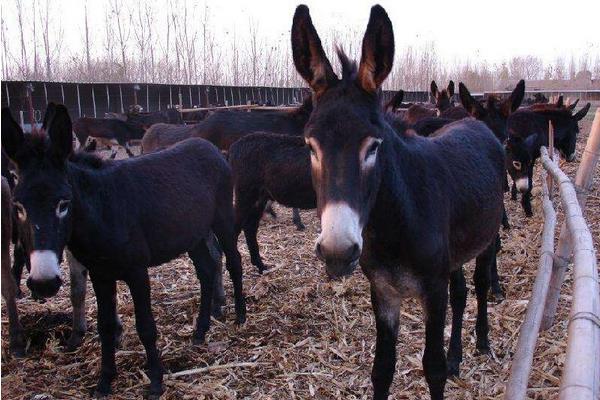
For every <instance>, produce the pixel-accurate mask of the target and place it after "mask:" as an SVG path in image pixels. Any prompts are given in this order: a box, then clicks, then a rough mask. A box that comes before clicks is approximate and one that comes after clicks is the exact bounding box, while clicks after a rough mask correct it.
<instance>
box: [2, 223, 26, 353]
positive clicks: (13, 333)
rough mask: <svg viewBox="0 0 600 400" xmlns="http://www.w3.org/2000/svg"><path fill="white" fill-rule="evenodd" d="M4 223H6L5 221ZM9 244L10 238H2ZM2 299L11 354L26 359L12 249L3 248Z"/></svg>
mask: <svg viewBox="0 0 600 400" xmlns="http://www.w3.org/2000/svg"><path fill="white" fill-rule="evenodd" d="M3 222H4V221H3ZM2 239H3V240H6V241H7V242H8V238H2ZM2 297H3V298H4V301H6V309H7V311H8V334H9V343H10V347H9V348H10V353H11V354H12V355H13V356H14V357H25V335H24V332H23V327H22V326H21V322H19V312H18V311H17V302H16V297H17V284H16V283H15V280H14V278H13V275H12V274H11V269H10V249H9V248H8V244H6V246H4V245H3V246H2Z"/></svg>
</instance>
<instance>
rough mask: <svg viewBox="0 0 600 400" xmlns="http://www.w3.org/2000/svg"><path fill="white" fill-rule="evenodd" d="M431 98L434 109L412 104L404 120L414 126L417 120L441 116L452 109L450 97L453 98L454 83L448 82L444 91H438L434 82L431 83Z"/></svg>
mask: <svg viewBox="0 0 600 400" xmlns="http://www.w3.org/2000/svg"><path fill="white" fill-rule="evenodd" d="M430 90H431V92H430V93H431V98H432V99H433V101H434V104H435V108H428V107H426V106H423V105H421V104H414V105H412V106H411V107H409V109H408V111H407V113H406V120H407V121H408V123H409V124H411V125H412V124H415V123H417V122H418V121H419V120H421V119H423V118H427V117H435V116H443V113H444V112H446V111H447V110H449V109H451V108H453V105H452V101H451V99H452V97H453V96H454V82H453V81H450V82H449V83H448V87H447V88H446V89H442V90H441V91H440V90H439V89H438V86H437V84H436V83H435V81H431V87H430Z"/></svg>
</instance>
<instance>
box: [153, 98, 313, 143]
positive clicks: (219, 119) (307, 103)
mask: <svg viewBox="0 0 600 400" xmlns="http://www.w3.org/2000/svg"><path fill="white" fill-rule="evenodd" d="M311 111H312V100H311V99H310V97H307V98H306V99H305V100H304V102H303V103H302V105H301V106H300V107H298V108H296V109H294V110H292V111H288V110H286V111H264V112H239V111H227V110H224V111H218V112H215V113H214V114H212V115H209V116H208V117H207V118H206V119H205V120H204V121H202V122H200V123H198V124H195V125H189V126H186V127H180V126H173V125H170V126H169V125H164V124H161V125H159V126H158V127H156V128H154V127H151V128H150V129H149V130H148V132H146V134H145V135H144V138H143V139H142V151H143V152H144V153H152V152H154V151H156V150H159V149H164V148H167V147H169V146H171V145H173V144H175V143H177V142H180V141H182V140H184V139H187V138H189V137H201V138H203V139H206V140H208V141H210V142H212V143H213V144H214V145H215V146H217V147H218V148H219V149H221V150H223V151H227V150H229V146H231V145H232V144H233V143H234V142H235V141H237V140H238V139H240V138H241V137H243V136H245V135H248V134H250V133H253V132H272V133H280V134H284V135H293V136H301V135H302V131H303V129H304V125H305V124H306V121H308V117H309V116H310V113H311Z"/></svg>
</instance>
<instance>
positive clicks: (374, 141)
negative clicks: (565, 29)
mask: <svg viewBox="0 0 600 400" xmlns="http://www.w3.org/2000/svg"><path fill="white" fill-rule="evenodd" d="M292 50H293V58H294V63H295V65H296V69H297V70H298V72H299V73H300V75H302V77H303V78H304V79H305V81H306V82H307V83H308V84H309V85H310V86H311V88H312V89H313V90H314V92H315V109H314V110H313V113H312V115H311V117H310V120H309V122H308V124H307V125H306V128H305V138H306V142H307V145H308V146H309V149H310V152H311V171H312V180H313V186H314V188H315V192H316V195H317V210H318V214H319V216H320V219H321V234H320V236H319V238H318V239H317V245H316V253H317V256H318V257H319V258H320V259H322V260H323V261H324V262H325V264H326V272H327V274H328V275H329V276H330V277H333V278H337V277H341V276H344V275H348V274H350V273H352V272H353V270H354V268H355V267H356V266H357V265H358V264H359V263H360V265H361V267H362V270H363V272H364V273H365V275H366V276H367V277H368V279H369V281H370V284H371V296H372V303H373V311H374V312H375V319H376V326H377V343H376V348H375V362H374V366H373V374H372V381H373V387H374V392H375V396H374V397H375V398H376V399H384V398H387V397H388V394H389V388H390V384H391V382H392V378H393V374H394V369H395V364H396V349H395V346H396V339H397V338H396V337H397V334H398V324H399V308H400V304H401V299H402V297H403V296H404V295H407V294H409V293H411V292H412V293H414V294H416V295H417V296H418V297H420V298H421V300H422V304H423V306H424V308H425V313H424V314H425V315H427V318H426V322H425V330H426V335H425V336H426V338H425V352H424V355H423V369H424V372H425V378H426V380H427V383H428V384H429V390H430V394H431V397H432V398H433V399H442V398H443V393H444V386H445V383H446V377H447V373H448V372H451V373H454V374H456V373H458V364H459V362H460V360H461V358H462V346H461V340H460V335H461V327H462V316H463V312H464V307H465V302H466V285H465V281H464V275H463V273H462V264H463V263H465V262H467V261H469V260H471V259H472V258H475V257H476V258H477V262H476V268H475V291H476V293H477V300H478V301H477V302H478V314H477V323H476V332H477V348H478V349H480V350H481V351H486V352H487V351H489V342H488V323H487V292H488V288H489V271H490V266H491V264H492V261H493V258H494V256H495V238H496V235H497V233H498V229H499V226H500V220H501V217H502V200H503V190H502V181H503V171H504V149H503V148H502V145H501V144H500V142H499V141H498V139H496V138H495V137H494V134H493V133H492V132H491V131H490V129H489V128H487V127H486V126H485V124H483V123H482V122H480V121H475V120H470V119H467V120H462V121H457V122H454V123H452V124H449V125H446V126H445V127H444V128H442V129H441V130H439V131H438V132H437V133H436V134H435V135H434V137H433V138H423V137H420V136H417V135H415V134H414V133H411V131H408V133H406V134H403V135H402V134H398V133H397V132H396V131H394V130H393V129H392V128H391V127H390V126H389V124H388V123H387V122H386V120H385V118H384V115H383V113H382V110H381V105H380V99H379V89H380V87H381V85H382V83H383V82H384V80H385V78H386V77H387V75H388V74H389V72H390V70H391V69H392V64H393V59H394V33H393V30H392V23H391V22H390V20H389V18H388V16H387V14H386V12H385V10H384V9H383V8H382V7H380V6H375V7H373V8H372V9H371V16H370V19H369V24H368V26H367V31H366V33H365V36H364V39H363V44H362V56H361V61H360V65H359V66H358V68H356V64H354V63H352V62H350V61H349V60H348V59H347V58H346V56H345V55H343V54H340V59H341V61H342V79H339V78H338V77H337V76H336V74H335V73H334V71H333V68H332V66H331V64H330V62H329V60H328V59H327V56H326V55H325V52H324V50H323V47H322V45H321V41H320V39H319V37H318V35H317V32H316V30H315V28H314V26H313V24H312V21H311V18H310V15H309V11H308V8H307V7H306V6H299V7H298V8H297V9H296V13H295V15H294V23H293V26H292ZM448 282H450V292H451V295H450V298H451V305H452V314H453V315H452V335H451V340H450V347H449V351H448V358H449V362H448V364H447V363H446V356H445V354H444V325H445V317H446V308H447V303H448ZM447 368H448V369H447Z"/></svg>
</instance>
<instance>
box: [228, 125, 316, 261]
mask: <svg viewBox="0 0 600 400" xmlns="http://www.w3.org/2000/svg"><path fill="white" fill-rule="evenodd" d="M229 163H230V164H231V169H232V172H233V182H234V183H233V187H234V190H235V217H236V235H238V236H239V234H240V231H242V230H243V231H244V236H245V237H246V243H247V245H248V250H249V251H250V259H251V261H252V264H254V265H255V266H256V267H257V268H258V271H259V272H260V273H262V272H263V271H264V270H265V269H266V266H265V265H264V263H263V262H262V259H261V257H260V253H259V247H258V241H257V240H256V233H257V232H258V226H259V223H260V219H261V217H262V215H263V213H264V211H265V207H266V206H267V203H268V202H269V201H276V202H278V203H279V204H281V205H283V206H286V207H292V208H294V210H297V209H298V208H301V209H313V208H315V207H316V206H317V203H316V198H315V192H314V190H313V187H312V181H311V177H310V156H309V153H308V148H307V147H306V144H305V143H304V138H303V137H301V136H288V135H279V134H274V133H252V134H250V135H247V136H245V137H243V138H241V139H240V140H238V141H237V142H235V143H234V144H232V145H231V147H230V148H229ZM236 238H237V236H236Z"/></svg>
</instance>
